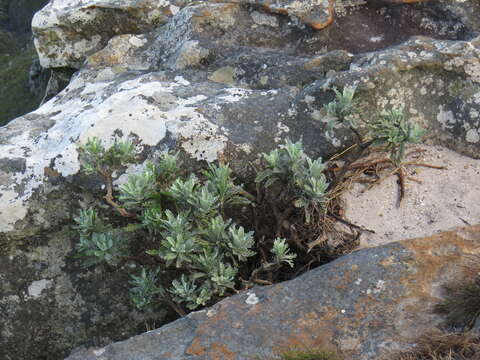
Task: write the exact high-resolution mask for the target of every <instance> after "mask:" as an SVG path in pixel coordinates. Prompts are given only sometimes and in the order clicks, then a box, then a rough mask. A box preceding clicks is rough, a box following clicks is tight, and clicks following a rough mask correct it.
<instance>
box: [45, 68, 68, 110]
mask: <svg viewBox="0 0 480 360" xmlns="http://www.w3.org/2000/svg"><path fill="white" fill-rule="evenodd" d="M73 72H74V71H73V70H72V69H70V68H56V69H52V70H51V71H50V77H49V79H48V83H47V86H46V87H45V94H44V95H43V99H42V102H41V103H40V105H43V104H44V103H45V102H47V101H48V100H50V99H51V98H53V97H54V96H55V95H57V94H58V93H59V92H60V91H62V90H63V89H65V88H66V87H67V86H68V84H69V83H70V79H71V78H72V75H73Z"/></svg>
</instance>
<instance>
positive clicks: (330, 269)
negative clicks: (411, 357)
mask: <svg viewBox="0 0 480 360" xmlns="http://www.w3.org/2000/svg"><path fill="white" fill-rule="evenodd" d="M478 254H480V226H474V227H469V228H463V229H458V230H454V231H450V232H445V233H442V234H438V235H434V236H432V237H428V238H420V239H414V240H406V241H401V242H397V243H391V244H389V245H387V246H382V247H377V248H371V249H366V250H361V251H358V252H354V253H352V254H349V255H346V256H344V257H342V258H340V259H338V260H336V261H334V262H332V263H330V264H328V265H324V266H321V267H320V268H317V269H315V270H312V271H310V272H308V273H306V274H304V275H302V276H301V277H299V278H297V279H294V280H291V281H287V282H284V283H281V284H277V285H273V286H268V287H261V288H259V287H256V288H253V289H250V290H248V291H245V292H243V293H241V294H239V295H235V296H232V297H231V298H228V299H225V300H223V301H221V302H220V303H218V304H216V305H214V306H213V307H211V308H209V309H206V310H203V311H199V312H195V313H192V314H190V315H189V316H187V317H185V318H183V319H180V320H177V321H175V322H174V323H172V324H169V325H167V326H164V327H162V328H160V329H157V330H154V331H151V332H149V333H146V334H143V335H140V336H136V337H134V338H131V339H129V340H127V341H124V342H120V343H116V344H112V345H109V346H106V347H103V348H93V349H90V350H89V351H82V352H78V353H76V354H72V355H71V356H70V357H68V358H67V359H68V360H97V359H98V360H100V359H101V360H153V359H155V360H181V359H185V360H186V359H191V360H194V359H199V360H200V359H203V360H207V359H208V360H210V359H212V360H213V359H230V360H244V359H251V358H255V357H256V356H258V357H265V358H267V357H269V356H272V355H273V354H275V353H278V352H281V351H282V350H283V351H285V350H286V349H289V348H295V349H297V350H305V351H308V350H312V349H323V351H335V352H337V353H338V354H339V355H341V356H343V357H342V358H344V359H350V360H379V359H389V358H391V356H390V357H389V355H391V352H393V351H395V350H399V349H405V348H406V347H408V346H411V345H412V344H414V343H415V341H416V339H418V337H420V336H421V335H423V334H426V333H428V332H429V331H431V330H432V329H434V328H435V326H438V325H440V324H441V323H442V317H441V316H439V315H436V314H434V313H432V308H433V306H434V305H435V304H436V303H438V302H439V301H441V299H442V296H443V295H444V294H443V293H442V291H441V286H442V285H443V284H446V283H449V282H451V281H456V280H457V281H458V280H461V279H463V277H464V276H465V274H464V273H463V272H464V271H468V270H466V269H465V268H464V266H465V264H466V263H467V262H468V256H469V255H478Z"/></svg>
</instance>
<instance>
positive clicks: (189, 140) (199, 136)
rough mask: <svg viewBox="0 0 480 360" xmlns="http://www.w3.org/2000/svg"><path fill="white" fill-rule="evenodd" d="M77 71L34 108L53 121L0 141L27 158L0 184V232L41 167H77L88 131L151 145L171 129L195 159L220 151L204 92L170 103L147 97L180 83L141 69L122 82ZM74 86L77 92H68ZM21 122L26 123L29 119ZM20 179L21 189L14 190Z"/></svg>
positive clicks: (20, 212) (107, 139) (19, 211)
mask: <svg viewBox="0 0 480 360" xmlns="http://www.w3.org/2000/svg"><path fill="white" fill-rule="evenodd" d="M81 76H82V75H79V77H78V78H76V79H74V80H73V81H72V82H71V83H70V85H69V86H68V93H66V92H65V91H64V92H63V93H62V94H60V96H58V97H57V98H55V99H52V100H51V101H49V102H48V103H46V104H45V105H44V106H42V107H41V108H39V109H38V110H37V111H35V113H36V114H37V115H40V116H43V117H44V118H45V119H48V120H49V121H52V122H53V123H54V125H53V126H52V127H50V128H49V129H48V130H46V131H45V132H43V133H41V134H40V135H38V136H35V137H31V136H30V135H29V132H28V131H23V132H20V133H19V134H18V135H17V136H14V137H12V138H10V139H8V142H4V143H3V144H2V145H0V153H1V154H2V155H3V154H6V157H7V158H9V157H12V158H22V159H25V162H26V171H25V172H23V173H22V172H18V173H14V174H12V175H9V176H11V179H12V181H9V182H7V184H2V185H0V194H1V196H2V201H1V202H0V232H2V231H11V230H13V225H14V223H15V222H16V221H17V220H20V219H22V218H23V217H24V216H25V215H26V213H27V205H26V204H25V202H26V201H27V200H28V199H29V198H30V196H31V195H32V194H33V192H34V190H35V189H37V188H38V187H39V186H40V185H41V184H42V183H43V180H44V170H45V168H50V167H53V170H55V171H57V172H58V174H59V175H62V176H64V177H67V176H71V175H75V174H77V173H78V171H79V170H80V164H79V161H78V153H77V150H76V149H77V147H78V144H79V143H84V142H86V141H87V139H88V138H90V137H94V136H96V137H99V138H101V139H102V140H103V141H104V143H105V145H106V146H109V145H110V144H112V142H113V140H114V138H115V137H114V134H115V133H116V132H117V133H121V134H123V136H124V137H126V136H135V137H136V138H137V139H138V140H139V141H140V144H141V146H155V145H157V144H158V143H159V142H160V141H162V140H163V139H164V138H165V136H166V134H167V132H170V133H171V134H172V135H173V136H174V137H176V138H179V139H181V141H180V146H182V147H183V148H184V150H185V151H186V152H187V153H188V154H190V155H191V156H192V157H193V158H195V159H202V160H207V161H214V160H216V159H218V156H219V154H221V153H222V150H223V149H224V147H225V144H226V141H227V137H226V135H225V134H224V132H222V131H221V130H220V129H219V128H218V126H217V125H215V124H213V123H212V122H210V121H209V120H208V119H207V118H205V116H203V115H202V114H201V113H200V112H199V111H197V106H198V103H200V102H202V101H204V100H205V99H207V97H206V96H204V95H197V96H192V97H189V98H181V97H177V96H173V95H172V96H170V97H169V100H168V101H169V104H168V106H164V105H165V104H163V105H162V104H159V103H158V102H157V101H151V99H153V98H154V95H155V96H156V97H157V98H158V94H172V93H173V92H174V91H175V89H176V88H178V87H182V86H184V85H182V83H181V82H160V81H156V80H155V78H154V77H150V76H149V75H144V76H141V77H138V78H136V79H134V80H128V81H125V82H123V83H120V84H117V83H115V82H96V83H87V82H85V81H83V80H82V79H80V77H81ZM72 92H78V93H79V94H81V95H80V96H69V94H71V93H72ZM234 94H237V92H234ZM233 96H234V95H233ZM241 96H242V97H243V96H246V95H245V94H243V93H241ZM234 99H235V100H237V99H238V97H237V96H234ZM20 121H21V119H20ZM24 126H26V127H27V129H28V126H29V124H27V123H25V125H24ZM117 130H118V131H117ZM19 184H21V185H22V192H21V193H19V192H18V191H17V186H18V185H19Z"/></svg>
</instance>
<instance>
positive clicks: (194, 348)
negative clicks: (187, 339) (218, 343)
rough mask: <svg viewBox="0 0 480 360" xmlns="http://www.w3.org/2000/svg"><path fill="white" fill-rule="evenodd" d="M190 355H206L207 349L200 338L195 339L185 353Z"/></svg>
mask: <svg viewBox="0 0 480 360" xmlns="http://www.w3.org/2000/svg"><path fill="white" fill-rule="evenodd" d="M185 352H186V353H187V354H188V355H196V356H203V355H205V347H204V346H203V345H202V342H201V341H200V338H198V337H197V338H195V339H193V341H192V343H191V344H190V346H189V347H188V349H187V350H186V351H185Z"/></svg>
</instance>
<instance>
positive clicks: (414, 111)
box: [0, 0, 480, 360]
mask: <svg viewBox="0 0 480 360" xmlns="http://www.w3.org/2000/svg"><path fill="white" fill-rule="evenodd" d="M269 3H271V4H272V7H273V2H269ZM314 3H315V2H313V1H308V2H304V5H305V6H310V5H312V4H314ZM387 3H388V2H387ZM470 3H471V2H469V1H467V2H465V3H462V5H461V6H460V5H459V6H458V7H457V6H455V4H454V2H452V1H447V0H444V1H438V2H435V1H434V2H426V3H425V4H422V5H398V6H388V4H387V5H385V3H384V2H380V3H379V2H371V3H367V4H363V5H361V6H358V7H344V9H343V10H342V11H340V10H341V9H340V7H338V6H337V16H336V20H335V22H334V23H333V24H332V25H331V26H330V27H328V28H326V29H325V30H323V31H315V30H313V29H312V28H311V27H308V26H304V25H303V24H302V23H298V22H295V21H291V18H290V17H288V16H285V15H283V14H281V13H279V12H278V11H277V12H275V11H273V12H268V11H265V7H264V6H258V5H262V4H261V3H260V2H257V1H242V2H237V1H230V2H225V3H224V2H222V3H218V2H210V1H209V2H194V3H190V2H180V1H179V2H167V1H147V0H142V1H128V2H127V1H109V2H106V1H97V0H88V1H74V0H54V1H51V2H50V4H49V5H47V7H46V8H45V9H44V10H42V11H41V12H40V13H39V14H38V15H37V16H36V18H35V21H34V30H35V37H36V41H37V46H38V49H39V53H40V56H41V57H42V59H43V60H42V61H44V65H45V66H48V67H52V68H57V69H58V68H59V67H62V68H63V67H74V68H79V71H78V72H77V73H76V74H74V75H73V77H72V80H71V81H70V83H69V84H68V86H67V87H66V88H65V89H64V90H63V91H62V92H61V93H59V94H58V95H56V96H55V97H53V98H52V99H51V100H49V101H48V102H47V103H45V104H44V105H43V106H42V107H41V108H39V109H38V110H37V111H35V112H33V113H30V114H28V115H25V116H23V117H21V118H18V119H16V120H14V121H13V122H11V123H10V124H9V125H8V126H6V127H3V128H0V249H1V251H0V267H1V270H2V271H1V277H0V288H1V289H2V292H0V306H1V310H2V313H7V314H8V316H7V317H6V318H5V321H2V322H0V332H1V336H0V357H2V358H5V359H19V358H20V359H22V360H23V359H31V358H32V357H34V356H38V357H40V358H41V357H47V358H48V356H50V354H51V353H56V354H59V356H62V354H64V353H65V352H66V351H67V350H68V349H71V348H73V347H76V346H78V345H80V344H82V343H87V344H92V343H95V344H98V345H103V344H105V343H106V342H109V341H111V340H116V339H119V338H125V337H128V336H129V335H131V334H132V333H134V332H137V331H141V330H142V329H143V326H144V322H145V320H147V321H153V320H156V321H157V322H156V324H157V325H158V324H160V323H161V321H162V320H161V318H162V317H163V314H156V315H158V316H157V317H156V318H154V319H151V318H150V319H145V318H144V317H142V316H140V315H139V314H138V313H136V312H134V311H133V310H132V307H131V304H130V303H129V300H128V298H127V297H128V296H127V295H128V294H127V289H126V287H127V286H128V281H127V280H126V279H125V278H124V277H123V276H124V274H123V273H122V271H119V272H118V273H115V274H111V276H110V274H109V275H108V276H106V277H108V280H107V283H106V285H104V284H105V279H102V276H103V275H102V273H101V271H98V272H96V271H87V270H82V269H80V268H79V265H78V260H77V259H75V258H74V257H73V255H74V251H73V244H74V243H75V241H76V235H75V234H74V233H72V232H71V225H72V217H74V216H75V214H77V212H78V209H79V208H80V207H82V206H83V207H85V206H88V205H90V204H93V203H96V204H98V202H99V200H100V199H99V197H100V195H99V194H101V191H102V190H101V186H100V182H99V181H98V179H93V180H92V179H91V178H86V177H85V176H84V175H82V173H81V172H80V171H79V170H80V168H79V162H78V154H77V152H76V148H77V146H78V144H79V143H80V142H84V141H85V140H86V139H87V138H88V137H91V136H98V137H100V138H102V140H104V141H105V142H111V141H112V139H113V138H114V137H115V136H119V137H122V136H123V137H126V136H130V137H133V138H134V139H135V140H136V144H138V147H139V149H140V150H142V159H141V162H142V163H143V162H144V160H146V159H154V158H156V157H157V156H158V154H159V153H160V152H163V151H166V150H179V151H180V152H181V153H182V156H183V157H184V159H185V160H186V161H187V162H188V163H189V165H191V166H192V168H195V167H198V165H199V164H200V163H202V162H205V161H216V160H224V161H230V162H231V164H232V167H233V168H234V170H235V171H236V173H237V174H238V175H239V176H240V177H243V178H245V177H246V176H248V175H251V174H250V173H251V171H252V169H251V168H252V167H251V166H248V164H250V163H251V162H254V161H255V159H256V158H257V157H258V154H259V153H260V152H264V151H269V150H271V149H272V148H273V147H276V146H277V145H278V144H279V143H281V142H283V141H284V139H285V138H287V137H289V138H291V139H293V140H295V141H296V140H300V139H301V140H302V141H303V142H304V144H305V148H306V150H307V152H308V153H309V155H312V156H319V155H320V156H323V157H328V156H329V155H332V154H334V153H336V152H338V151H339V150H341V149H343V148H344V147H345V146H347V145H350V144H351V143H352V134H351V133H350V132H349V131H348V129H346V128H345V127H343V126H338V127H336V128H335V129H334V133H333V136H327V135H326V134H325V129H326V119H325V116H324V115H325V113H324V110H323V105H324V104H326V103H328V102H329V101H331V100H332V99H333V97H334V93H333V91H332V88H333V87H338V88H341V87H343V86H346V85H356V86H357V87H358V94H359V105H358V106H359V110H360V114H361V117H362V119H364V120H365V119H366V120H368V119H370V118H371V116H372V115H373V114H374V113H375V112H376V111H377V110H378V109H380V110H382V109H388V108H390V107H392V106H399V105H405V108H406V110H407V112H408V114H409V117H410V118H412V119H414V120H416V121H417V122H419V123H422V124H424V125H425V126H427V127H428V128H429V129H430V132H429V138H430V141H431V142H436V143H439V142H443V143H445V144H447V145H448V146H450V147H451V148H453V149H456V150H460V151H463V152H465V153H467V154H470V155H476V154H477V155H476V156H478V146H479V145H480V144H479V142H476V135H475V134H476V133H477V132H478V127H479V125H478V116H477V115H478V114H477V112H478V111H479V109H478V101H477V98H478V96H479V95H478V94H479V93H480V90H479V88H478V84H479V79H478V74H477V67H478V51H479V44H478V42H479V40H478V38H475V37H474V34H475V32H476V31H477V30H478V28H477V27H476V26H478V24H477V23H476V22H475V21H473V20H474V19H475V15H471V14H470V15H469V14H468V11H467V10H468V9H473V10H474V9H476V6H477V5H475V4H473V1H472V4H470ZM283 4H287V5H288V4H290V5H291V4H293V2H289V1H283ZM309 4H310V5H309ZM319 4H320V2H319ZM342 4H343V3H342ZM379 4H380V6H379ZM282 6H283V5H282ZM454 10H455V11H454ZM289 11H290V13H289V15H291V16H292V17H295V16H294V15H292V8H291V9H290V10H289ZM280 12H281V11H280ZM359 29H361V31H360V30H359ZM412 35H422V36H423V37H416V38H413V39H412V40H409V41H407V40H408V39H409V37H411V36H412ZM139 165H141V164H139ZM140 168H141V166H132V167H130V168H128V169H127V172H129V173H131V172H134V171H138V170H139V169H140ZM119 175H120V174H119ZM92 193H95V194H97V195H98V196H97V197H94V196H92ZM103 277H105V276H103ZM332 281H333V280H332ZM3 289H6V290H5V291H3ZM100 299H101V300H100ZM120 314H123V315H120ZM2 320H3V319H2ZM22 329H30V334H31V337H29V338H28V339H27V338H25V336H24V332H22ZM49 329H53V330H49ZM52 333H53V334H54V336H52V335H51V334H52ZM19 344H21V348H22V353H21V354H19V353H18V350H17V349H18V348H19ZM39 344H46V345H42V347H39V346H40V345H39ZM38 349H40V350H38ZM32 354H34V355H32ZM46 354H48V355H46ZM50 359H51V358H49V360H50Z"/></svg>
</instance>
